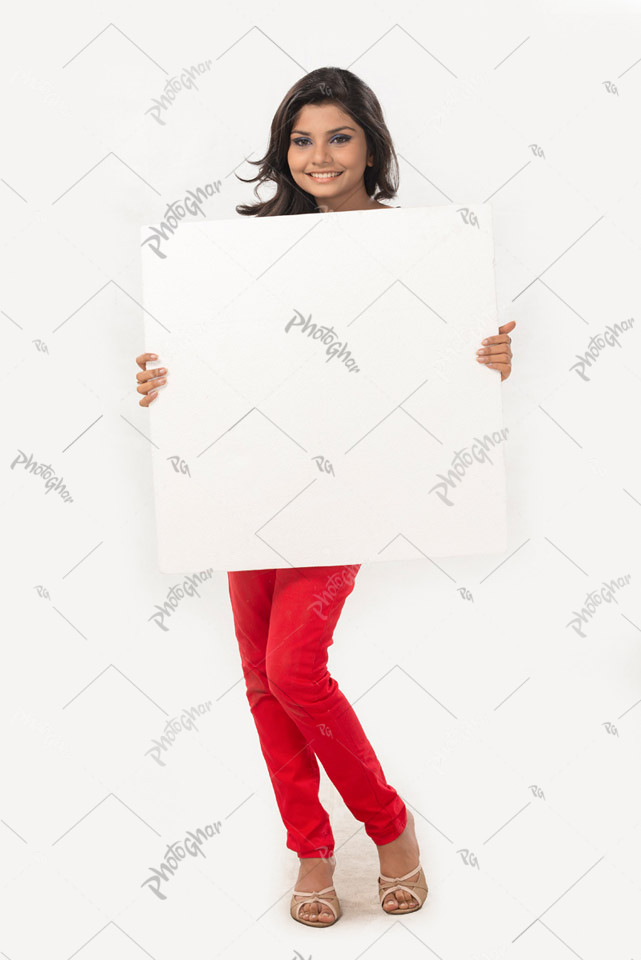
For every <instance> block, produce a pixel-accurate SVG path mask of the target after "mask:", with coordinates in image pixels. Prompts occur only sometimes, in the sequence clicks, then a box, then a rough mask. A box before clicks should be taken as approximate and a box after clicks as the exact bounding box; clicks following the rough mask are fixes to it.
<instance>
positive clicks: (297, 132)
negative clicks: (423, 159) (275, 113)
mask: <svg viewBox="0 0 641 960" xmlns="http://www.w3.org/2000/svg"><path fill="white" fill-rule="evenodd" d="M287 160H288V163H289V169H290V171H291V175H292V177H293V179H294V182H295V183H297V184H298V186H299V187H301V188H302V189H303V190H305V191H307V193H311V194H312V196H313V197H314V198H315V200H316V203H317V204H318V206H319V207H320V208H321V210H363V209H368V208H370V207H374V206H379V204H377V203H375V202H374V201H373V200H372V199H371V197H370V196H369V194H368V193H367V191H366V190H365V183H364V180H363V175H364V173H365V167H366V166H371V165H372V163H373V156H372V154H369V156H368V154H367V142H366V140H365V131H364V130H363V128H362V127H361V126H359V125H358V124H357V123H356V121H355V120H353V119H352V117H350V116H349V115H348V114H346V113H344V112H343V111H342V110H341V109H340V108H339V107H337V106H336V104H334V103H315V104H311V103H310V104H306V105H305V106H304V107H303V108H302V110H300V112H299V113H298V116H297V117H296V118H295V120H294V123H293V126H292V131H291V134H290V138H289V150H288V153H287ZM325 172H327V173H332V174H337V176H331V177H327V178H324V179H323V178H318V177H314V176H313V174H315V173H325Z"/></svg>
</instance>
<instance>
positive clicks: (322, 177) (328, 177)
mask: <svg viewBox="0 0 641 960" xmlns="http://www.w3.org/2000/svg"><path fill="white" fill-rule="evenodd" d="M309 176H310V177H314V179H315V180H333V179H334V178H335V177H340V173H310V174H309Z"/></svg>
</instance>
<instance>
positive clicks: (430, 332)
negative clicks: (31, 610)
mask: <svg viewBox="0 0 641 960" xmlns="http://www.w3.org/2000/svg"><path fill="white" fill-rule="evenodd" d="M148 235H149V228H148V227H144V228H142V229H141V238H144V237H146V236H148ZM162 250H163V253H164V254H165V256H164V257H160V256H158V255H157V254H156V253H154V251H153V250H151V249H150V248H149V246H143V250H142V274H143V294H144V308H145V313H144V324H145V349H146V350H148V351H150V352H154V353H157V354H158V355H159V360H158V361H155V362H154V364H153V366H166V367H167V368H168V371H169V373H168V382H167V384H166V386H164V387H161V388H160V392H159V396H158V399H157V400H156V401H155V402H154V403H153V404H152V405H151V406H150V408H149V417H150V435H151V439H152V441H153V446H152V451H153V452H152V458H153V482H154V496H155V510H156V522H157V542H158V560H159V567H160V570H161V571H162V572H163V573H176V572H191V571H193V570H196V569H206V568H213V569H214V570H250V569H265V568H274V567H276V568H280V567H305V566H319V565H334V564H336V565H340V564H352V563H369V562H373V561H380V560H396V559H409V558H416V559H421V558H425V557H447V556H462V555H469V554H487V553H500V552H503V551H504V550H505V549H506V546H507V533H506V506H505V466H504V458H503V454H504V446H505V443H506V442H507V439H508V434H507V431H506V430H504V428H503V424H502V415H501V378H500V374H499V371H498V370H491V369H490V368H487V367H486V366H485V365H484V364H480V363H478V362H477V361H476V351H477V348H478V347H479V346H480V341H481V340H482V339H483V338H484V337H487V336H491V335H493V334H496V333H498V319H497V313H496V295H495V285H494V257H493V254H494V249H493V239H492V220H491V208H490V207H489V205H488V204H482V205H481V204H478V205H477V206H476V207H474V206H471V207H464V208H463V207H461V206H460V205H454V204H448V205H445V206H436V207H413V208H396V209H389V210H367V211H346V212H339V213H322V214H304V215H300V216H280V217H262V218H244V217H238V218H236V219H233V220H218V221H213V222H205V221H201V222H199V221H193V222H185V221H184V220H183V221H181V222H180V225H179V227H178V229H176V231H175V233H174V234H173V235H172V236H171V238H170V240H169V241H167V242H165V243H164V244H163V246H162ZM149 366H152V365H151V364H150V365H149Z"/></svg>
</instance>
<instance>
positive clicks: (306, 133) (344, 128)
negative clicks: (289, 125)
mask: <svg viewBox="0 0 641 960" xmlns="http://www.w3.org/2000/svg"><path fill="white" fill-rule="evenodd" d="M339 130H353V131H354V133H356V128H355V127H349V126H347V124H346V125H345V126H342V127H334V129H333V130H328V131H327V132H328V133H338V131H339ZM292 133H302V134H303V136H305V137H311V133H309V131H307V130H292Z"/></svg>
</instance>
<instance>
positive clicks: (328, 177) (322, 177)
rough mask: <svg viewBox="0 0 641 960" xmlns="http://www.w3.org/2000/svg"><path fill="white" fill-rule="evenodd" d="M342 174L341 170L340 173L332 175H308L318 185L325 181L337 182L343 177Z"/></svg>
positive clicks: (332, 173)
mask: <svg viewBox="0 0 641 960" xmlns="http://www.w3.org/2000/svg"><path fill="white" fill-rule="evenodd" d="M342 173H343V171H342V170H340V171H338V172H331V173H329V172H328V173H308V174H307V176H308V177H311V178H312V180H315V181H316V182H317V183H321V182H322V181H324V180H337V179H338V177H340V176H341V175H342Z"/></svg>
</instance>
